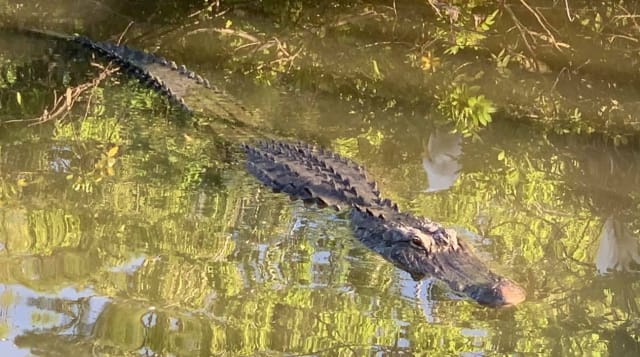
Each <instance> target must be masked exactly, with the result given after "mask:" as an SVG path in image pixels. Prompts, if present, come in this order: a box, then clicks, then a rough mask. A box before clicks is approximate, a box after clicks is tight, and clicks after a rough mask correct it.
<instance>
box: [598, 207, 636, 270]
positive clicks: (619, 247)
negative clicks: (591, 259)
mask: <svg viewBox="0 0 640 357" xmlns="http://www.w3.org/2000/svg"><path fill="white" fill-rule="evenodd" d="M632 263H636V264H640V251H639V250H638V237H634V236H633V235H632V233H631V232H630V231H629V229H628V228H627V227H625V225H624V224H623V223H622V222H620V221H619V220H618V219H616V218H615V217H614V216H609V217H608V218H607V220H606V221H605V222H604V225H603V226H602V232H601V233H600V243H599V245H598V252H597V254H596V269H598V272H599V273H600V274H606V273H608V272H611V271H630V270H631V264H632Z"/></svg>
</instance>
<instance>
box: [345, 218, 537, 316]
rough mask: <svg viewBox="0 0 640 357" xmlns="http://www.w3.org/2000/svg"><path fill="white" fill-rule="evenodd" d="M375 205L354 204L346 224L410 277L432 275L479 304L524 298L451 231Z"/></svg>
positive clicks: (501, 303)
mask: <svg viewBox="0 0 640 357" xmlns="http://www.w3.org/2000/svg"><path fill="white" fill-rule="evenodd" d="M385 213H386V214H387V215H386V216H384V215H380V214H378V212H377V210H376V209H375V208H373V209H372V208H367V209H365V210H363V209H360V208H357V207H356V208H355V209H353V210H352V212H351V215H350V216H351V222H352V227H353V230H354V233H355V235H356V236H357V237H358V239H359V240H360V241H361V242H363V243H364V244H365V245H366V246H367V247H369V248H370V249H372V250H374V251H376V252H377V253H379V254H380V255H382V256H383V257H384V258H385V259H386V260H388V261H390V262H391V263H393V264H394V265H395V266H397V267H398V268H400V269H402V270H405V271H406V272H408V273H409V274H410V275H411V277H412V278H413V279H415V280H421V279H423V278H425V277H426V276H432V277H434V278H437V279H439V280H441V281H443V282H444V283H446V284H447V285H448V286H449V287H450V288H451V289H452V290H453V291H455V292H458V293H461V294H464V295H466V296H468V297H470V298H471V299H473V300H475V301H476V302H478V303H479V304H481V305H485V306H491V307H500V306H509V305H516V304H518V303H520V302H522V301H524V300H525V291H524V289H522V288H521V287H520V286H518V285H517V284H516V283H514V282H513V281H511V280H509V279H507V278H504V277H501V276H499V275H497V274H495V273H494V272H492V271H491V270H490V269H489V268H488V267H487V266H486V265H485V264H484V263H483V262H482V261H481V260H480V259H479V258H478V257H477V256H476V255H475V253H474V252H473V250H472V249H471V248H470V247H469V246H468V244H467V243H465V242H464V241H462V240H458V237H457V234H456V232H455V231H454V230H452V229H445V228H443V227H442V226H440V225H439V224H436V223H434V222H431V221H428V220H426V219H424V218H419V217H414V216H411V215H408V214H404V213H391V214H389V211H385Z"/></svg>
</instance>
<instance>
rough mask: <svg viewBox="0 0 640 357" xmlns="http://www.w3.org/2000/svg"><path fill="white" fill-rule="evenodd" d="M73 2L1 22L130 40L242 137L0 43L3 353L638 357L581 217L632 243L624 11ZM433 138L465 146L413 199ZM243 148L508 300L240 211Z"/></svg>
mask: <svg viewBox="0 0 640 357" xmlns="http://www.w3.org/2000/svg"><path fill="white" fill-rule="evenodd" d="M87 4H90V5H85V6H86V8H85V7H83V6H82V5H78V4H77V2H65V1H60V2H57V1H54V2H51V3H40V4H38V6H35V5H34V4H32V3H29V2H25V3H24V4H20V5H16V4H13V3H9V2H0V9H1V11H2V14H3V16H2V18H1V19H2V22H3V23H4V24H7V25H12V24H16V23H17V22H18V20H20V23H25V24H27V25H29V26H33V27H36V28H51V29H56V30H60V31H66V32H69V33H72V32H78V33H82V34H86V35H89V36H90V37H92V38H96V39H107V38H111V39H117V38H118V37H119V35H120V33H121V32H122V31H123V30H124V29H125V27H126V26H127V24H128V23H129V21H130V20H134V21H135V22H134V24H133V25H132V26H131V27H130V28H129V29H128V31H127V33H126V34H125V35H124V39H125V41H128V43H129V44H131V45H132V46H135V47H139V48H145V49H149V50H154V51H157V52H159V53H162V54H163V55H166V56H167V57H169V58H172V59H175V60H176V61H178V62H181V63H185V64H187V65H188V66H189V67H190V68H194V69H197V70H198V72H201V73H203V74H204V75H205V77H207V78H209V79H210V80H211V81H212V82H214V83H216V85H219V86H220V87H223V88H225V89H226V90H227V91H228V92H230V93H232V94H233V95H234V96H235V98H237V99H238V100H239V101H240V102H242V103H244V104H245V105H246V106H247V107H249V108H251V109H252V110H253V111H254V112H255V117H254V119H255V121H252V122H251V123H250V124H251V125H250V126H247V127H240V126H234V124H233V123H230V122H228V121H225V120H223V119H224V118H219V117H215V116H214V115H206V114H207V113H208V110H210V108H211V106H212V103H211V102H206V101H199V100H198V98H196V97H193V98H190V100H191V102H190V103H189V104H190V105H194V106H196V107H197V108H198V109H200V110H199V112H200V113H197V114H196V115H195V116H193V117H189V116H186V115H183V114H182V113H179V112H178V111H177V110H172V109H171V108H170V107H169V105H168V103H166V102H165V101H164V100H163V99H162V98H160V97H159V96H158V95H157V94H155V93H153V92H152V91H151V90H149V89H146V88H143V86H141V85H140V84H138V83H136V82H134V81H132V80H131V79H130V78H128V77H127V76H126V75H122V74H116V73H112V74H110V75H107V74H105V75H104V77H100V76H101V74H104V73H107V72H104V71H105V67H104V66H105V65H106V63H104V62H100V61H99V60H95V61H96V62H97V65H96V64H95V63H94V64H92V63H91V61H92V59H91V58H90V56H88V54H87V53H83V52H81V51H77V49H74V48H70V47H69V46H67V45H64V44H60V43H56V42H55V41H53V42H49V41H47V40H44V39H38V38H30V37H24V36H22V35H19V34H15V33H8V34H5V33H3V34H2V35H1V36H0V49H1V50H0V65H1V66H0V243H1V245H0V248H1V249H0V253H2V254H1V255H0V266H2V267H3V269H0V310H2V311H3V314H0V315H1V316H0V336H2V337H3V338H7V339H10V340H13V342H15V343H16V344H17V345H18V346H19V347H20V348H28V349H31V351H32V353H33V354H42V353H45V352H46V351H58V352H60V353H61V354H68V355H74V354H77V355H85V354H90V353H93V354H96V353H98V354H104V355H114V356H116V355H122V354H127V353H128V354H145V353H149V354H150V353H152V352H155V353H159V354H173V355H203V356H206V355H217V354H231V355H252V354H281V353H285V354H305V355H313V354H316V355H323V354H324V355H345V356H349V355H363V354H375V353H377V352H380V354H384V355H386V354H388V355H394V354H398V353H401V352H405V353H409V352H412V353H414V354H416V355H418V354H424V355H460V354H463V353H469V352H477V353H482V354H496V355H503V354H504V355H510V354H517V353H522V354H542V355H584V354H594V355H595V354H602V355H626V354H633V353H634V352H637V351H638V345H639V344H640V336H639V335H638V328H637V327H638V323H639V321H638V317H637V316H638V311H637V305H638V303H640V301H639V298H638V296H640V294H638V292H639V291H640V285H639V284H638V279H637V276H633V275H632V276H629V275H624V274H620V275H613V276H606V277H600V276H597V275H596V274H595V268H594V266H593V257H594V255H595V250H596V248H597V245H598V244H597V243H598V242H597V239H598V236H599V232H600V229H601V226H602V222H603V219H604V218H606V217H607V216H609V215H612V214H614V215H617V216H619V217H622V218H621V219H623V220H624V222H625V224H627V225H628V227H629V228H630V229H631V230H632V231H634V232H635V231H636V230H637V229H638V228H640V218H639V216H638V214H637V209H638V207H640V201H639V199H640V195H638V190H637V187H640V186H639V184H640V166H639V165H638V164H637V163H638V162H640V160H639V159H640V157H639V156H640V154H639V153H638V152H637V150H636V146H637V139H638V135H637V130H638V128H637V123H636V122H637V120H636V119H637V118H636V116H637V113H638V109H639V108H638V103H640V101H638V96H639V95H640V93H638V88H639V87H638V72H637V68H639V66H638V65H639V63H638V61H639V60H638V59H639V58H640V57H639V56H638V54H639V52H640V47H638V39H640V34H638V32H639V31H640V27H639V26H638V25H637V23H636V20H637V18H638V14H640V8H638V5H636V4H635V3H634V2H630V1H619V2H615V3H593V2H586V1H582V2H577V1H566V2H555V3H554V2H545V1H510V2H497V1H451V2H449V3H445V2H437V1H430V2H420V1H408V2H379V1H376V2H373V3H371V2H366V3H365V2H360V1H351V2H346V1H336V2H317V1H301V0H290V1H268V0H264V1H258V2H245V1H220V2H217V1H205V2H204V3H203V2H202V1H186V2H185V1H181V2H177V1H164V0H160V1H156V2H140V3H138V4H136V5H135V6H132V5H131V4H129V3H128V2H127V3H125V2H121V3H118V2H115V3H110V4H109V5H107V3H102V2H101V3H100V5H99V6H97V5H96V3H93V2H87ZM96 6H97V7H96ZM96 8H97V10H96ZM95 12H98V13H100V14H102V16H95ZM45 14H46V16H45ZM20 36H22V37H20ZM16 38H18V39H19V40H16ZM17 43H19V44H21V46H17V45H16V44H17ZM109 73H110V72H109ZM96 78H101V79H100V81H98V82H93V81H94V80H95V79H96ZM87 83H88V86H87V87H82V88H86V90H84V91H81V92H70V91H69V89H70V88H80V87H81V86H82V85H84V84H87ZM67 93H70V94H69V95H67ZM60 98H63V100H62V101H61V102H60V103H61V104H60V105H61V107H59V108H62V109H61V111H60V115H59V116H56V117H53V115H49V116H43V113H45V110H46V111H47V113H49V114H52V113H55V112H56V110H55V108H56V107H55V106H54V103H55V102H56V99H60ZM67 98H69V99H67ZM68 101H69V102H68ZM71 101H72V103H71ZM68 104H69V105H68ZM71 104H73V105H71ZM63 114H64V115H63ZM38 118H40V121H39V125H33V124H34V123H37V122H38V121H34V120H33V119H38ZM43 119H46V120H43ZM435 128H444V130H447V131H456V132H458V133H459V134H461V135H463V136H466V137H467V138H466V139H464V140H463V154H462V156H460V157H459V158H453V159H456V160H458V161H459V163H460V164H461V165H462V171H461V172H460V174H459V176H458V177H457V179H456V180H455V182H454V184H453V185H452V186H451V187H450V188H449V189H448V190H446V191H443V192H436V193H427V192H425V188H426V186H427V182H426V179H425V173H424V171H423V168H422V160H426V159H428V158H432V156H433V155H434V153H433V152H430V153H426V152H425V147H426V146H427V142H428V139H429V137H430V135H431V134H433V133H434V131H435ZM265 133H268V134H269V135H277V136H280V137H283V138H293V139H296V140H298V139H299V140H305V141H310V142H314V143H318V144H321V145H323V146H326V147H329V148H331V149H333V150H334V151H336V152H338V153H340V154H342V155H344V156H347V157H351V158H354V159H355V160H357V161H358V162H361V163H363V164H365V165H366V166H367V168H368V169H369V171H370V173H371V175H370V176H372V177H375V178H376V179H377V180H378V182H379V184H380V187H381V190H382V192H383V193H384V195H385V196H388V197H390V198H392V199H394V201H397V202H398V203H399V204H400V207H401V208H402V209H405V210H409V211H412V212H414V213H418V214H423V215H426V216H428V217H431V218H433V219H434V220H438V221H441V222H444V223H447V224H449V225H452V226H454V227H458V228H459V231H460V232H461V234H463V235H465V236H466V237H467V238H468V239H469V240H470V241H472V242H473V244H474V245H475V246H476V247H477V250H479V251H480V253H481V255H482V256H483V258H485V259H486V260H487V261H489V262H490V265H493V266H494V267H495V268H496V270H498V271H500V272H501V273H504V274H505V275H507V276H509V277H512V278H513V279H514V280H515V281H518V282H519V283H522V284H523V286H524V287H525V288H526V289H527V291H528V300H527V302H526V303H525V304H523V305H521V306H518V307H517V308H515V309H507V310H500V311H494V310H487V309H484V308H481V307H479V306H477V305H475V304H473V303H470V302H467V301H463V300H458V299H455V298H453V297H451V296H449V295H448V292H447V291H446V290H444V289H442V288H441V287H440V286H438V285H437V284H435V285H429V284H426V283H421V284H416V283H414V282H412V281H411V280H410V278H409V277H407V276H406V275H404V274H402V273H400V272H399V271H398V270H397V269H396V268H394V267H393V266H391V265H390V264H388V263H387V262H385V261H383V260H382V259H381V258H380V257H378V256H377V255H376V254H375V253H372V252H370V251H368V250H366V249H365V248H363V247H362V246H360V245H359V243H357V242H355V241H354V240H353V239H352V238H351V232H350V229H349V225H348V222H347V220H346V217H344V215H342V214H336V213H334V212H329V211H325V210H319V209H314V208H310V209H309V208H305V207H304V206H303V205H302V204H301V203H291V202H290V201H289V199H288V198H286V197H284V196H283V195H280V194H276V193H272V192H270V191H269V190H267V189H265V188H263V187H262V186H260V185H259V184H258V183H257V182H256V181H255V180H254V179H253V178H251V177H249V176H248V175H247V173H246V172H245V170H244V169H243V167H242V161H241V155H239V153H238V151H237V144H238V143H239V142H241V141H244V140H250V139H252V138H256V137H260V136H261V135H263V134H265ZM416 290H418V291H416ZM19 311H22V313H24V311H27V312H28V313H27V315H25V316H23V315H20V312H19ZM20 319H26V320H28V321H26V320H25V321H22V320H20ZM43 351H45V352H43Z"/></svg>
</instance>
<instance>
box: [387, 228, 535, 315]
mask: <svg viewBox="0 0 640 357" xmlns="http://www.w3.org/2000/svg"><path fill="white" fill-rule="evenodd" d="M459 243H460V244H459V246H458V247H457V248H456V249H453V248H450V247H449V248H448V249H443V250H440V251H434V252H432V253H431V254H428V255H426V254H423V253H421V252H416V251H415V250H409V249H406V248H405V249H398V247H396V250H395V254H394V257H395V261H396V264H397V266H398V267H400V268H401V269H404V270H406V271H408V272H410V273H411V275H412V276H413V278H414V279H416V280H419V279H421V278H424V277H425V276H432V277H434V278H436V279H439V280H440V281H442V282H444V283H445V284H446V285H448V286H449V288H450V289H451V290H453V291H454V292H457V293H461V294H463V295H465V296H467V297H469V298H470V299H472V300H474V301H476V302H477V303H478V304H480V305H483V306H487V307H507V306H513V305H517V304H519V303H521V302H523V301H524V300H525V299H526V293H525V290H524V289H523V288H522V287H520V286H519V285H518V284H516V283H514V282H513V281H511V280H510V279H508V278H505V277H502V276H500V275H498V274H495V273H494V272H492V271H491V270H490V269H489V268H488V267H487V266H486V265H485V264H484V263H483V262H482V261H481V260H480V259H478V257H477V256H476V255H475V254H474V253H473V252H472V250H471V249H470V247H469V246H468V245H467V244H465V243H463V242H462V241H460V242H459Z"/></svg>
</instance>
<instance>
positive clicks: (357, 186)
mask: <svg viewBox="0 0 640 357" xmlns="http://www.w3.org/2000/svg"><path fill="white" fill-rule="evenodd" d="M244 149H245V152H246V154H247V170H248V171H249V172H250V173H251V174H253V175H254V176H256V177H257V178H258V180H260V181H261V182H262V183H263V184H265V185H267V186H269V187H271V188H273V189H274V190H276V191H282V192H285V193H288V194H289V195H291V196H292V197H294V198H299V199H302V200H304V201H306V202H314V203H317V204H319V205H320V206H331V207H333V208H335V209H336V210H341V209H345V208H348V209H349V210H350V211H349V217H350V219H351V226H352V229H353V232H354V235H355V236H356V238H357V239H358V240H360V241H361V242H362V243H363V244H364V245H365V246H367V247H368V248H370V249H371V250H373V251H375V252H376V253H378V254H380V255H382V256H383V257H384V258H385V259H387V260H388V261H389V262H391V263H393V264H394V265H395V266H397V267H398V268H400V269H402V270H405V271H407V272H408V273H409V274H411V276H412V277H413V278H414V279H416V280H419V279H422V278H424V277H425V276H433V277H436V278H438V279H440V280H442V281H443V282H445V283H446V284H447V285H448V286H449V287H450V288H451V289H452V290H454V291H456V292H459V293H462V294H465V295H467V296H469V297H470V298H472V299H473V300H475V301H477V302H478V303H480V304H482V305H486V306H492V307H498V306H507V305H515V304H518V303H520V302H522V301H524V299H525V291H524V289H522V288H521V287H519V286H518V285H517V284H516V283H514V282H512V281H511V280H509V279H507V278H504V277H501V276H499V275H497V274H495V273H493V272H492V271H491V270H489V268H487V266H486V265H485V264H484V263H483V262H482V261H480V259H478V257H477V256H476V255H475V254H474V253H473V251H472V250H471V249H470V247H469V246H468V245H467V243H466V242H463V241H462V240H459V239H458V237H457V235H456V232H455V231H454V230H452V229H446V228H444V227H442V226H441V225H439V224H437V223H435V222H432V221H430V220H428V219H426V218H422V217H415V216H412V215H410V214H407V213H401V212H399V210H398V207H397V205H395V204H393V203H392V202H391V201H389V200H387V199H382V198H381V197H380V193H379V192H378V190H377V189H376V185H375V183H374V182H369V181H368V180H367V175H366V173H365V171H364V169H363V168H362V167H360V166H358V165H356V164H355V163H353V162H351V161H349V160H346V159H344V158H341V157H339V156H337V155H335V154H332V153H329V152H326V151H323V150H321V149H316V148H313V147H310V146H308V145H303V144H287V143H282V142H275V141H267V142H263V143H260V144H257V145H255V146H250V145H245V146H244Z"/></svg>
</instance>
